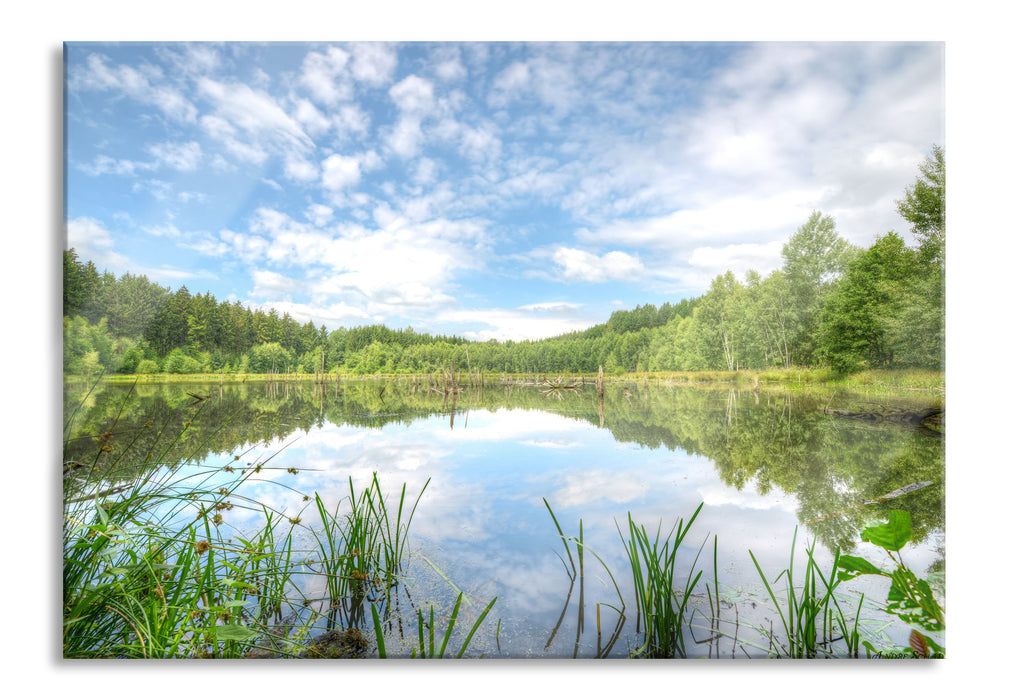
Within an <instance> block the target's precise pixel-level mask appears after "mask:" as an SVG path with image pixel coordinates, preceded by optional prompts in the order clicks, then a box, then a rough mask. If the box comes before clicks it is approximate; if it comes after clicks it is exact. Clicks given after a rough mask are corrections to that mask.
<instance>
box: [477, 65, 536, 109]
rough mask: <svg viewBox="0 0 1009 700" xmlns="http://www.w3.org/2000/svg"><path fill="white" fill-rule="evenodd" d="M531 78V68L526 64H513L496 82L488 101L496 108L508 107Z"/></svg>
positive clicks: (502, 72)
mask: <svg viewBox="0 0 1009 700" xmlns="http://www.w3.org/2000/svg"><path fill="white" fill-rule="evenodd" d="M529 78H530V72H529V66H527V65H526V64H525V63H512V64H511V65H510V66H508V67H507V68H505V69H504V70H503V71H501V73H500V74H499V75H498V77H497V78H496V79H495V80H494V83H493V86H492V89H491V92H490V95H489V96H488V99H487V101H488V102H489V103H490V104H491V105H492V106H494V107H501V106H504V105H506V104H507V103H508V102H509V101H511V100H512V99H513V98H514V97H515V95H516V93H517V92H518V91H520V90H522V89H523V88H524V87H525V86H526V85H527V84H528V83H529Z"/></svg>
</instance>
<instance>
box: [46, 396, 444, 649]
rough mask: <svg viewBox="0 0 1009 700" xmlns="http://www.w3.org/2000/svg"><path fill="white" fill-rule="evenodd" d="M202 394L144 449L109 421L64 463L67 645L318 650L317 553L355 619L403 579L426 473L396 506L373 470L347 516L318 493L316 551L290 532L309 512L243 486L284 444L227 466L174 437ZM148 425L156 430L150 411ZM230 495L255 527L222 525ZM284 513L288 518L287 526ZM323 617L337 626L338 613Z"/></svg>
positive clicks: (332, 597) (332, 589)
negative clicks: (246, 530)
mask: <svg viewBox="0 0 1009 700" xmlns="http://www.w3.org/2000/svg"><path fill="white" fill-rule="evenodd" d="M127 398H128V397H127ZM198 403H199V406H196V405H193V406H189V407H186V408H184V409H182V410H183V411H185V412H186V414H187V415H186V416H185V417H186V418H188V420H185V421H183V422H182V425H183V426H184V427H183V429H182V430H181V431H180V433H178V434H174V435H173V434H171V432H170V431H167V430H166V429H165V428H164V427H163V428H161V429H160V432H158V435H157V437H156V439H155V440H154V442H153V444H154V445H155V449H154V450H153V451H151V452H147V454H146V455H141V456H139V457H136V459H135V460H133V461H131V458H133V457H135V456H134V455H133V451H132V450H131V447H132V446H133V444H134V443H135V442H136V440H137V434H136V433H134V434H132V435H127V437H126V438H124V439H122V440H120V439H119V436H118V435H117V434H116V431H115V423H113V427H112V428H111V429H109V430H107V431H105V432H104V433H103V434H102V435H101V436H99V439H98V440H97V445H98V447H97V450H96V452H97V454H96V455H95V457H94V459H93V460H89V461H88V462H87V463H80V462H74V463H72V464H70V465H69V466H67V465H65V466H64V505H63V516H64V524H63V654H64V656H65V657H68V658H70V657H83V658H96V657H115V658H178V657H189V658H192V657H217V658H235V657H244V656H247V655H250V654H252V655H255V654H257V653H259V655H271V656H272V655H282V656H299V655H301V656H303V655H305V654H308V655H312V654H316V655H317V654H318V648H317V647H318V646H319V645H318V644H315V643H314V642H315V641H317V640H313V639H309V637H310V636H311V635H310V632H311V630H312V629H314V625H315V624H316V621H317V619H318V618H319V612H318V611H316V610H315V609H314V608H312V607H311V605H310V604H311V601H310V600H309V599H308V598H307V596H305V595H304V594H303V592H302V591H301V590H300V588H299V583H298V582H299V580H302V579H303V578H304V576H306V575H307V576H309V577H312V576H314V575H317V574H318V573H320V572H318V571H317V567H318V565H319V564H318V562H322V563H323V571H322V572H321V573H322V574H323V575H325V576H326V578H327V582H328V584H329V585H328V586H327V592H328V593H329V600H328V610H329V611H330V612H331V613H332V612H333V611H345V610H348V609H349V610H350V611H351V612H352V613H353V614H355V615H356V617H357V622H359V623H360V622H362V621H363V612H362V611H363V600H364V597H365V594H366V593H367V592H368V591H370V590H374V589H376V588H378V589H382V590H385V591H388V589H389V588H391V587H393V586H395V585H396V584H397V582H398V578H397V577H398V576H399V575H400V573H401V571H402V569H403V567H404V563H405V554H406V546H407V535H408V530H409V528H410V524H411V522H412V520H413V516H414V514H415V512H416V508H417V504H418V502H419V500H420V495H422V494H423V492H424V490H425V489H426V488H427V483H425V485H424V489H422V490H421V494H420V495H418V496H417V499H416V500H415V501H414V503H413V505H412V508H411V509H410V510H409V511H407V510H406V505H407V503H406V487H405V486H404V487H403V490H402V491H401V492H400V494H399V503H398V507H397V508H391V507H389V505H388V504H387V503H386V499H385V496H384V494H383V493H382V490H381V487H380V486H379V480H378V476H377V474H375V475H373V477H372V481H371V482H370V483H369V485H368V486H367V487H366V488H365V489H364V490H358V489H356V488H355V485H354V483H353V481H350V483H349V491H350V495H349V497H348V498H347V499H346V500H347V501H348V502H349V503H350V509H349V510H350V512H349V513H348V514H346V515H345V516H340V515H339V504H338V507H337V509H336V510H334V511H332V512H331V511H329V510H328V509H327V507H326V506H325V504H324V503H323V501H322V499H321V498H320V497H319V495H318V494H316V496H315V498H316V505H317V508H318V510H319V512H320V514H321V515H322V532H321V533H320V532H317V531H315V530H314V529H313V530H312V532H313V534H314V535H315V539H316V542H317V544H319V545H320V546H319V551H308V552H306V551H299V550H298V549H296V548H295V538H294V536H293V534H292V533H293V532H294V528H295V526H296V525H297V524H299V523H300V522H301V517H300V514H299V515H297V516H296V517H293V518H285V517H284V514H282V513H278V512H275V511H273V510H271V509H269V508H268V507H266V506H265V505H263V504H261V503H258V502H257V501H256V500H255V499H254V498H250V497H248V496H247V495H245V488H244V487H245V486H246V485H247V484H249V482H251V481H253V480H254V479H256V478H257V477H256V475H258V474H260V473H261V472H262V470H263V469H264V467H265V465H266V464H267V463H268V462H269V461H270V460H271V459H273V458H274V457H275V456H276V455H277V454H278V453H279V452H278V453H274V454H273V455H272V456H270V457H268V458H267V459H262V460H257V461H256V463H255V466H254V467H251V468H248V469H236V463H237V462H238V461H239V460H241V459H242V458H243V456H234V457H233V458H232V461H231V463H229V464H227V465H225V466H223V467H217V466H208V465H203V464H200V463H199V462H198V460H196V459H195V458H192V457H189V456H186V453H180V452H179V451H178V449H177V447H178V446H180V445H182V444H185V442H186V441H185V439H184V434H185V432H186V430H188V428H189V426H190V425H191V423H192V421H194V420H196V418H197V416H198V415H199V412H200V411H202V410H203V408H204V407H205V404H206V402H204V401H201V402H198ZM190 413H191V415H190ZM73 418H74V414H71V416H70V419H68V421H67V423H66V425H65V429H66V430H67V433H68V434H69V432H70V430H71V425H72V423H73ZM117 420H118V419H117ZM166 425H167V423H166ZM144 429H145V430H146V429H151V430H156V431H157V430H158V428H157V427H155V426H153V425H152V424H151V423H150V422H149V423H148V425H146V426H145V427H144ZM200 442H201V443H202V442H203V441H200ZM117 443H121V444H117ZM149 444H150V443H149ZM192 448H193V449H194V450H202V449H203V445H202V444H200V445H193V446H192ZM145 452H146V449H145ZM173 455H174V456H173ZM251 464H252V463H251V462H250V463H249V465H251ZM288 471H294V470H291V469H288ZM428 483H429V482H428ZM234 508H244V509H248V510H252V511H259V512H260V514H261V521H260V522H261V523H262V525H261V526H260V527H259V529H258V530H257V531H256V532H254V533H253V534H251V535H241V534H238V533H229V534H230V535H231V536H230V537H228V536H225V534H224V533H222V531H221V527H222V526H223V525H224V522H225V518H226V514H227V513H228V511H230V510H232V509H234ZM285 519H286V520H288V521H289V522H290V523H291V527H287V528H284V527H281V524H282V523H283V522H284V520H285ZM326 618H327V619H326V624H327V628H328V630H329V631H328V634H330V636H332V634H333V631H332V628H333V626H334V624H335V623H334V618H335V615H332V614H330V615H327V616H326ZM350 632H351V630H350V628H349V626H347V633H350ZM320 638H321V637H320ZM359 641H360V640H359V639H358V642H359ZM358 646H359V644H358Z"/></svg>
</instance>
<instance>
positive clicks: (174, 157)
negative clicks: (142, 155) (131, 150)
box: [147, 141, 203, 171]
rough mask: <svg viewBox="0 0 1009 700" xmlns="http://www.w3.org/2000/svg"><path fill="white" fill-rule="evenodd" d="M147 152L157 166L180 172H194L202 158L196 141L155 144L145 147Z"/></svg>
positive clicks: (201, 152)
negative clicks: (164, 166) (156, 162)
mask: <svg viewBox="0 0 1009 700" xmlns="http://www.w3.org/2000/svg"><path fill="white" fill-rule="evenodd" d="M147 152H148V153H150V154H151V155H152V156H154V157H155V158H156V159H157V160H158V163H159V164H163V165H167V166H168V167H170V168H174V169H175V170H182V171H192V170H196V168H197V167H198V166H199V164H200V160H201V159H202V157H203V151H202V150H201V149H200V144H198V143H197V142H196V141H189V142H187V143H171V142H163V143H155V144H152V145H150V146H148V147H147Z"/></svg>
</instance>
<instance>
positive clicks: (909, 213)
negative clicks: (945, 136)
mask: <svg viewBox="0 0 1009 700" xmlns="http://www.w3.org/2000/svg"><path fill="white" fill-rule="evenodd" d="M919 170H920V171H921V175H920V176H919V177H918V178H917V180H915V183H914V184H913V185H910V186H908V187H907V189H905V190H904V197H903V199H900V200H898V201H897V211H898V212H899V213H900V215H901V216H902V217H904V219H905V220H906V221H907V222H908V223H909V224H911V232H912V233H913V234H914V236H915V238H916V239H917V240H918V244H919V249H920V250H921V251H922V253H923V255H924V256H925V259H926V260H927V261H941V258H942V257H943V255H944V250H945V244H946V155H945V151H944V150H943V148H942V147H940V146H932V152H931V153H930V154H929V155H928V156H927V157H926V158H925V161H924V162H923V163H922V164H921V165H920V166H919Z"/></svg>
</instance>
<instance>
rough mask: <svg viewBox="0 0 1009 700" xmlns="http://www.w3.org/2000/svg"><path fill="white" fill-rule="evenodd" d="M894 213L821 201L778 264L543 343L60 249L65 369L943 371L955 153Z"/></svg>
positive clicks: (934, 154) (939, 153)
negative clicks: (461, 331)
mask: <svg viewBox="0 0 1009 700" xmlns="http://www.w3.org/2000/svg"><path fill="white" fill-rule="evenodd" d="M897 211H898V212H899V213H900V215H901V216H902V217H903V218H904V219H905V220H906V221H907V222H908V223H909V224H910V227H911V231H912V234H913V236H914V239H915V241H914V245H908V244H906V243H905V242H904V240H903V239H902V238H901V237H900V236H899V235H898V234H896V233H894V232H889V233H887V234H885V235H881V236H878V237H877V239H876V240H875V242H874V243H873V245H872V246H870V247H869V248H866V249H861V248H858V247H856V246H854V245H852V244H851V243H849V242H847V241H846V240H845V239H844V238H842V237H841V236H840V235H839V233H838V231H837V227H836V224H835V221H834V219H833V218H832V217H831V216H828V215H825V214H823V213H822V212H818V211H814V212H813V213H812V214H811V215H810V217H809V219H808V220H807V221H806V222H805V223H804V224H803V225H802V226H800V227H799V228H798V230H797V231H796V232H795V233H794V234H793V235H792V237H791V238H790V239H789V240H788V242H787V243H786V244H785V245H784V246H783V249H782V258H783V260H784V264H783V266H782V268H781V269H779V270H775V271H773V272H771V273H770V274H769V275H766V276H763V277H762V276H761V275H759V274H758V273H756V272H754V271H750V272H748V273H747V274H746V275H745V276H744V277H743V278H742V279H739V278H737V277H736V276H735V275H734V274H733V273H732V272H731V271H730V272H726V273H724V274H722V275H718V276H717V277H715V278H714V279H713V280H712V281H711V284H710V287H709V288H708V290H707V291H706V292H705V293H704V294H702V295H701V296H700V297H697V298H692V299H684V300H681V301H679V302H678V303H676V304H673V303H670V302H665V303H663V304H662V305H661V306H655V305H654V304H643V305H639V306H637V307H636V308H635V309H633V310H620V311H615V312H613V314H611V316H610V318H609V320H608V321H607V322H606V323H605V324H599V325H596V326H593V327H591V328H589V329H587V330H584V331H579V332H572V333H566V334H563V335H559V336H556V337H554V338H549V339H546V340H538V341H522V342H515V341H505V342H499V341H496V340H490V341H486V342H472V341H468V340H466V339H464V338H460V337H457V336H449V335H432V334H429V333H418V332H415V331H414V330H413V329H412V328H406V329H400V330H393V329H389V328H386V327H385V326H382V325H369V326H363V327H356V328H343V327H341V328H338V329H335V330H332V331H330V330H328V329H327V328H326V327H325V325H322V326H319V327H316V326H315V324H314V323H313V322H312V321H309V322H307V323H304V324H302V323H299V322H298V321H296V320H295V319H293V318H292V317H291V316H290V315H289V314H286V313H285V314H283V315H280V314H279V313H278V311H277V310H276V309H269V310H265V311H264V310H262V309H256V310H253V309H249V308H246V307H244V306H242V305H241V304H239V303H237V302H228V301H217V300H216V299H215V298H214V296H213V295H212V294H210V293H204V294H196V295H195V296H194V295H192V294H191V293H190V292H189V290H188V289H187V288H186V287H185V286H182V287H180V288H179V289H177V290H175V291H174V292H173V291H172V290H171V289H170V288H166V287H163V286H161V285H159V284H157V283H154V282H151V281H150V280H148V279H147V278H146V277H145V276H142V275H133V274H130V273H126V274H124V275H122V276H121V277H119V278H117V277H116V276H115V275H114V274H112V273H110V272H108V271H105V272H102V273H99V272H98V269H97V268H96V267H95V265H94V263H93V262H91V261H82V260H80V259H78V256H77V254H76V252H75V251H74V250H73V249H70V250H67V251H64V253H63V314H64V319H63V326H64V346H63V352H64V371H65V373H67V374H74V375H78V374H86V375H91V374H93V373H95V372H101V371H105V372H118V373H124V374H134V373H137V374H156V373H169V374H193V373H228V374H232V373H249V372H251V373H266V372H301V373H314V372H321V371H340V372H345V373H351V374H374V373H418V372H419V373H427V372H439V371H442V370H443V369H447V368H448V367H449V366H450V365H452V364H454V365H455V366H456V368H457V369H461V368H465V367H468V368H471V369H472V370H473V371H477V370H483V371H485V372H536V373H551V372H594V371H596V369H597V368H598V367H599V366H603V367H604V369H605V371H607V372H613V373H619V372H624V371H650V372H663V371H691V370H739V369H766V368H775V367H782V368H787V367H792V366H804V367H811V366H827V367H831V368H833V369H835V370H838V371H840V372H844V373H848V372H852V371H856V370H858V369H862V368H881V367H921V368H927V369H942V368H943V366H944V359H945V356H944V348H945V302H944V299H945V156H944V152H943V149H942V148H940V147H938V146H934V147H933V148H932V150H931V153H930V154H929V155H928V156H927V157H926V158H925V160H924V161H923V162H922V164H921V166H920V175H919V177H918V178H917V179H916V181H915V183H913V184H912V185H910V186H908V187H907V188H906V190H905V192H904V196H903V198H902V199H900V200H898V202H897Z"/></svg>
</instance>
